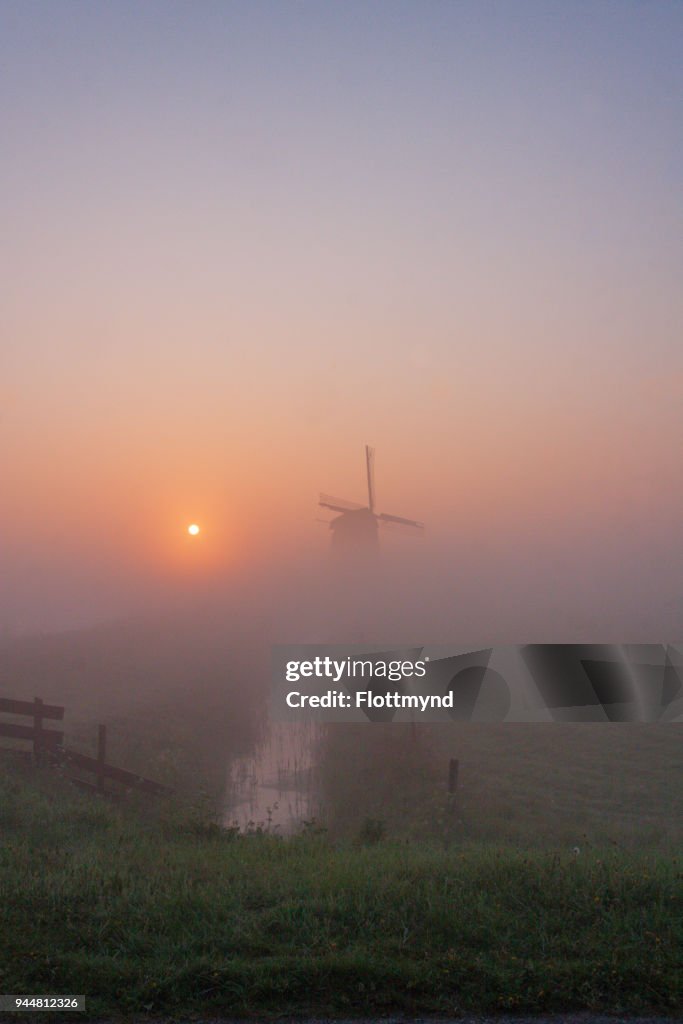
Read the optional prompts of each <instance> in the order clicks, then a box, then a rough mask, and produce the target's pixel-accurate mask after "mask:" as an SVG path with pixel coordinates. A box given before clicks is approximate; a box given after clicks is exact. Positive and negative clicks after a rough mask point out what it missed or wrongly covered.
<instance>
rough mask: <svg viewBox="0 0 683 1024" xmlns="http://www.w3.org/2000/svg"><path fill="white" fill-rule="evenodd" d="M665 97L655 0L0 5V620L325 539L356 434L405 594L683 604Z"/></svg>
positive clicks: (678, 294) (680, 147)
mask: <svg viewBox="0 0 683 1024" xmlns="http://www.w3.org/2000/svg"><path fill="white" fill-rule="evenodd" d="M681 124H683V6H682V5H681V4H680V3H676V2H665V0H662V2H657V3H645V2H632V3H623V2H621V0H619V2H606V0H605V2H600V3H589V2H572V0H563V2H561V3H560V2H552V0H547V2H532V0H518V2H517V3H515V4H509V3H507V2H487V0H477V2H462V3H449V2H432V0H421V2H419V3H418V2H411V3H407V2H403V0H391V2H389V0H375V2H373V3H369V2H366V3H357V2H355V0H351V2H344V3H326V4H321V3H318V2H308V0H296V2H295V0H291V2H288V3H285V2H269V3H264V2H260V0H250V2H246V0H245V2H242V3H238V2H227V0H225V2H222V3H213V2H208V0H200V2H197V3H192V4H187V3H177V2H174V0H164V2H163V3H160V2H154V0H151V2H146V3H145V4H139V3H132V2H118V3H116V4H111V3H104V2H98V0H93V2H90V3H85V2H80V0H79V2H73V0H64V2H62V3H60V4H55V3H51V2H41V3H36V2H33V0H21V2H14V0H3V3H2V4H1V5H0V129H1V137H2V140H3V141H2V151H1V154H0V213H1V217H2V235H3V245H2V252H1V254H0V260H1V267H0V278H1V280H2V284H1V286H0V288H1V291H2V301H1V302H0V338H1V345H2V355H1V362H0V474H1V479H2V495H3V496H2V502H1V504H0V529H1V534H2V563H3V569H2V578H3V580H4V582H3V584H2V595H1V597H0V633H2V634H6V635H15V634H17V633H25V632H30V631H32V630H41V631H50V630H59V629H66V628H75V627H78V626H81V625H87V624H89V623H92V622H96V621H100V620H103V619H106V618H107V617H108V616H116V615H120V614H127V613H129V612H137V611H140V610H142V609H149V608H153V607H156V606H158V605H160V604H163V602H164V601H165V600H167V599H168V598H169V596H172V597H173V598H174V599H182V598H183V597H184V596H185V595H191V594H192V593H194V592H196V590H197V588H202V587H204V586H207V585H210V586H212V587H216V586H222V585H223V584H225V585H229V584H230V581H240V580H246V579H255V578H258V579H262V580H265V581H266V584H264V585H267V580H268V574H269V573H270V572H273V573H280V574H284V577H285V578H287V574H288V573H289V574H290V576H291V574H295V573H296V571H297V567H298V566H315V565H316V564H320V565H322V564H323V559H324V556H325V551H326V547H327V544H328V541H329V532H328V531H327V529H326V527H325V524H324V523H319V522H316V519H317V518H318V517H319V516H322V517H323V518H324V513H322V510H319V509H318V508H317V504H316V503H317V498H318V492H319V491H321V490H322V491H326V492H330V493H332V494H339V495H341V496H343V497H346V498H349V499H356V500H358V501H362V500H363V498H364V464H363V446H364V445H365V444H366V443H370V444H373V445H374V446H375V448H376V451H377V463H376V472H377V500H378V506H379V509H380V511H387V512H390V513H394V514H398V515H404V516H409V517H414V518H416V519H419V520H422V521H424V522H425V523H426V524H427V531H426V534H425V538H424V541H419V542H417V544H418V545H421V546H416V542H415V541H413V540H412V539H409V538H399V537H393V536H392V537H390V538H389V539H388V540H387V541H386V543H385V552H386V557H387V558H389V559H391V558H392V557H395V558H396V559H401V558H404V559H408V560H412V561H411V565H412V566H413V570H412V571H413V572H414V573H416V575H415V576H414V582H415V585H416V587H417V589H418V590H419V587H420V586H428V583H427V581H428V579H432V580H433V579H434V578H435V574H438V573H441V574H442V576H443V578H444V579H446V578H448V579H450V580H458V579H463V580H469V581H470V583H472V582H473V581H476V582H477V586H478V588H479V589H478V601H479V602H480V603H481V605H482V607H483V606H484V605H486V603H487V601H490V606H491V608H492V609H493V611H492V614H494V615H495V614H496V612H495V609H496V608H497V607H498V604H496V601H497V600H498V596H499V583H497V582H496V581H497V580H500V578H501V574H503V575H504V576H505V579H506V580H507V581H508V582H507V584H506V585H507V586H508V588H509V589H508V593H509V595H510V596H509V601H513V596H512V595H513V594H514V593H518V594H519V592H521V591H523V592H524V594H525V595H526V597H527V598H528V601H529V604H528V608H529V609H533V608H536V607H538V606H539V605H545V604H547V599H548V595H549V594H551V593H552V594H553V595H554V598H555V599H556V600H557V599H559V598H558V595H560V596H561V595H563V594H564V597H563V598H562V599H563V600H564V608H565V612H566V613H569V610H571V611H572V614H573V613H576V615H578V616H579V617H580V616H581V615H582V614H585V612H586V607H587V605H590V604H591V602H592V607H595V606H596V603H598V602H599V603H600V605H601V606H603V607H604V606H609V604H610V602H614V603H615V606H617V605H619V602H623V601H624V599H625V595H626V596H627V597H628V600H629V601H631V604H632V605H634V606H637V605H638V603H639V602H640V604H641V605H642V607H643V609H648V610H649V612H648V613H649V614H652V608H655V609H657V608H659V607H660V605H661V607H662V608H665V607H673V606H674V605H675V602H680V600H681V595H682V594H683V585H682V584H683V575H682V574H683V544H682V540H683V537H682V532H681V505H682V499H683V460H682V459H681V450H682V448H683V400H682V397H683V346H681V343H680V342H681V337H682V328H683V289H681V286H680V282H681V271H682V270H683V267H682V262H683V260H682V256H683V230H682V228H683V224H682V220H683V217H682V207H681V196H682V194H683V192H682V189H681V185H682V167H683V133H682V132H681V127H680V126H681ZM190 522H196V523H198V524H200V525H201V527H202V532H201V534H200V535H199V536H198V537H197V538H195V539H194V540H193V539H191V538H189V537H188V535H187V533H186V527H187V524H188V523H190ZM394 553H395V554H394ZM316 560H317V561H316ZM465 567H466V570H465ZM420 574H422V575H420ZM418 580H419V585H418ZM463 585H464V584H463ZM448 592H449V593H451V591H448ZM460 599H461V601H462V599H463V595H462V593H460ZM465 603H466V601H465ZM681 609H682V611H683V605H681ZM662 614H664V613H662ZM661 621H662V626H661V628H662V629H664V625H663V624H664V623H665V621H666V623H668V622H669V620H665V619H662V620H661ZM680 622H681V628H682V629H683V617H681V620H680ZM651 626H652V628H653V629H654V630H655V631H656V630H657V626H658V621H657V620H655V621H654V622H652V623H651ZM660 632H661V630H660ZM445 639H452V640H456V639H458V640H460V639H462V638H461V637H460V636H458V637H455V636H453V637H448V638H445ZM465 639H466V638H465ZM509 639H510V640H511V641H512V640H514V639H518V640H519V641H522V640H524V639H526V637H521V636H520V637H518V638H515V637H510V638H509ZM597 639H599V638H597ZM624 639H627V638H624ZM655 639H656V640H660V639H662V637H661V636H656V637H655ZM665 639H670V640H673V639H675V638H674V637H671V636H669V637H667V638H665Z"/></svg>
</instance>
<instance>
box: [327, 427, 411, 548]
mask: <svg viewBox="0 0 683 1024" xmlns="http://www.w3.org/2000/svg"><path fill="white" fill-rule="evenodd" d="M365 468H366V472H367V479H368V503H367V505H359V504H358V503H357V502H355V501H346V500H345V499H344V498H334V497H332V496H331V495H329V494H321V495H320V501H319V504H320V505H321V507H322V508H329V509H331V511H332V512H338V513H339V515H337V516H335V518H334V519H330V520H329V525H330V529H331V530H332V550H333V552H334V553H335V554H350V555H368V556H372V555H375V554H377V553H378V552H379V526H380V525H383V524H389V523H397V524H398V525H400V526H406V527H409V528H411V529H415V530H422V529H423V528H424V526H423V524H422V523H418V522H417V521H416V520H415V519H404V518H403V517H402V516H392V515H389V513H388V512H375V450H374V448H371V447H370V446H369V445H367V444H366V446H365Z"/></svg>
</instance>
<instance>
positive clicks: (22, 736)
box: [0, 697, 172, 797]
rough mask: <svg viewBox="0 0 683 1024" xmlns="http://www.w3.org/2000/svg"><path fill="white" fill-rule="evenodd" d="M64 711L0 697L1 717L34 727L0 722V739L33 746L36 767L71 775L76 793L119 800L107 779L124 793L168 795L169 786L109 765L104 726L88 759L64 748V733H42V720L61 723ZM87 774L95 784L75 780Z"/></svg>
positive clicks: (100, 728)
mask: <svg viewBox="0 0 683 1024" xmlns="http://www.w3.org/2000/svg"><path fill="white" fill-rule="evenodd" d="M64 712H65V708H63V707H59V706H57V705H53V704H45V703H44V702H43V701H42V700H41V699H40V697H35V698H34V699H33V700H32V701H29V700H14V699H13V698H9V697H0V713H4V714H7V715H18V716H24V717H28V718H33V725H21V724H19V723H17V722H0V736H6V737H7V738H8V739H17V740H30V741H31V742H32V743H33V756H34V759H35V760H36V761H37V762H39V763H49V764H54V765H59V766H61V767H63V768H66V769H67V771H69V773H70V781H71V782H73V783H74V785H76V786H78V788H79V789H85V790H87V791H88V792H95V793H100V794H101V795H104V796H111V797H114V796H118V795H120V792H119V793H116V792H114V791H112V790H111V789H107V787H106V785H105V783H106V780H107V779H109V780H111V781H112V782H115V783H118V784H119V785H120V786H122V787H123V788H124V790H135V791H139V792H143V793H151V794H153V795H155V796H162V795H164V794H167V793H171V792H172V790H171V789H170V788H169V787H168V786H164V785H162V784H161V783H160V782H154V781H152V779H146V778H145V777H144V776H143V775H138V774H137V773H136V772H130V771H127V770H126V769H125V768H118V767H117V766H116V765H113V764H108V763H107V760H106V751H107V729H106V726H104V725H99V726H98V727H97V757H89V756H88V755H87V754H81V753H80V751H78V750H69V749H67V748H66V747H65V746H64V731H63V730H58V729H45V728H44V727H43V719H44V718H47V719H48V720H51V721H59V722H61V721H62V720H63V718H64ZM76 772H79V773H83V772H85V773H89V774H93V775H94V776H95V782H90V781H87V780H85V779H81V778H78V776H77V775H75V774H74V773H76Z"/></svg>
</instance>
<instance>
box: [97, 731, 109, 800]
mask: <svg viewBox="0 0 683 1024" xmlns="http://www.w3.org/2000/svg"><path fill="white" fill-rule="evenodd" d="M106 757H107V727H106V725H98V726H97V791H98V793H104V765H105V761H106Z"/></svg>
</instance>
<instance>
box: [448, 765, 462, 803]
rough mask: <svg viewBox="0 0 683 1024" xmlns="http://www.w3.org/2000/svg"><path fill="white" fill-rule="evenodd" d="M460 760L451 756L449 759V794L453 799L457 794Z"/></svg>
mask: <svg viewBox="0 0 683 1024" xmlns="http://www.w3.org/2000/svg"><path fill="white" fill-rule="evenodd" d="M459 769H460V761H459V760H458V758H451V760H450V761H449V796H450V797H451V798H452V799H453V800H454V801H455V798H456V796H457V794H458V771H459Z"/></svg>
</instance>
